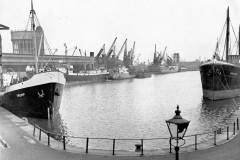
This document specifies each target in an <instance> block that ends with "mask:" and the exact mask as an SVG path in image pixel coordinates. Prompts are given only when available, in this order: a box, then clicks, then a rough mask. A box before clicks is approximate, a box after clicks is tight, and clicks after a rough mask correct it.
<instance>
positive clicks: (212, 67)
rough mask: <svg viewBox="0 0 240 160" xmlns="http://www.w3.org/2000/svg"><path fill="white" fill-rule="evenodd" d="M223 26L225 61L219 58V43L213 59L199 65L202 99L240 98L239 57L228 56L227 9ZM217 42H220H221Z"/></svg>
mask: <svg viewBox="0 0 240 160" xmlns="http://www.w3.org/2000/svg"><path fill="white" fill-rule="evenodd" d="M224 26H225V27H224V28H225V29H226V36H225V41H224V42H225V44H224V48H225V50H224V51H225V55H226V59H225V61H224V60H220V58H219V53H218V52H219V43H217V45H216V50H215V53H214V55H213V59H212V60H208V61H207V62H204V63H203V64H201V65H200V74H201V82H202V89H203V97H204V98H207V99H211V100H218V99H227V98H234V97H237V96H240V65H239V60H240V55H229V53H231V52H232V51H231V52H230V38H229V37H230V18H229V8H228V9H227V18H226V22H225V25H224ZM239 37H240V35H239ZM220 39H221V38H220ZM218 42H221V40H219V41H218ZM238 43H239V40H238ZM238 52H239V51H238ZM239 53H240V52H239Z"/></svg>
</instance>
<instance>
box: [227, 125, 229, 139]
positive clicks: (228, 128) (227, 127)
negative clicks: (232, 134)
mask: <svg viewBox="0 0 240 160" xmlns="http://www.w3.org/2000/svg"><path fill="white" fill-rule="evenodd" d="M227 140H229V127H228V126H227Z"/></svg>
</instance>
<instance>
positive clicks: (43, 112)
mask: <svg viewBox="0 0 240 160" xmlns="http://www.w3.org/2000/svg"><path fill="white" fill-rule="evenodd" d="M63 86H64V85H63V84H60V83H48V84H42V85H38V86H32V87H28V88H23V89H18V90H15V91H11V92H7V93H5V94H4V95H3V97H2V106H3V107H4V108H6V109H8V110H9V111H11V112H12V113H14V114H16V115H19V116H27V117H36V118H48V117H49V116H54V114H56V113H57V112H58V110H59V107H60V104H61V99H62V92H63ZM49 118H51V117H49Z"/></svg>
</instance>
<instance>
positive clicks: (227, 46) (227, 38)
mask: <svg viewBox="0 0 240 160" xmlns="http://www.w3.org/2000/svg"><path fill="white" fill-rule="evenodd" d="M229 23H230V18H229V7H228V8H227V30H226V62H228V52H229V35H230V32H229Z"/></svg>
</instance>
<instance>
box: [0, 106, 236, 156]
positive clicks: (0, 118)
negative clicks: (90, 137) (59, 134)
mask: <svg viewBox="0 0 240 160" xmlns="http://www.w3.org/2000/svg"><path fill="white" fill-rule="evenodd" d="M10 117H14V119H15V120H14V121H13V120H12V119H11V118H10ZM24 125H26V123H24V121H23V120H21V119H19V118H17V117H15V116H13V115H12V114H11V113H9V112H8V111H6V110H5V109H3V108H1V107H0V136H1V137H0V139H1V141H0V146H1V147H0V160H127V159H131V160H132V159H133V160H144V159H150V160H155V159H156V160H173V159H175V155H174V154H166V155H159V156H156V155H154V156H142V157H136V156H110V155H106V156H103V155H91V154H77V153H69V152H66V151H60V150H54V149H52V148H49V147H48V146H46V145H43V144H41V143H39V142H38V141H37V140H35V139H34V137H32V135H30V134H28V133H26V132H25V131H24V130H22V129H21V126H24ZM5 147H7V148H5ZM179 159H180V160H200V159H201V160H239V159H240V135H237V136H236V137H235V138H233V139H232V140H231V141H229V142H227V143H225V144H223V145H219V146H216V147H212V148H209V149H206V150H199V151H194V152H189V153H187V152H185V153H181V154H180V158H179Z"/></svg>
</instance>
